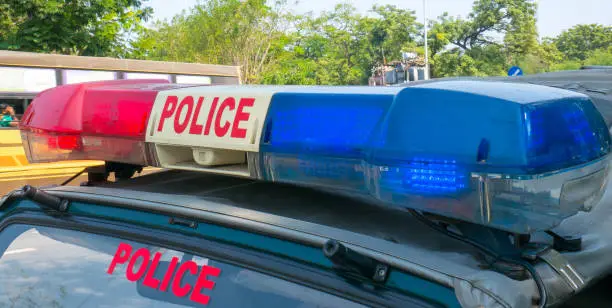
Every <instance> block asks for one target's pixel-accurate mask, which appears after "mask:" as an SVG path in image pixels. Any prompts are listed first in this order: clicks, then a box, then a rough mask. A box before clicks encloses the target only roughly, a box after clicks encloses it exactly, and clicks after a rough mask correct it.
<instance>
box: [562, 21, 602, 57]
mask: <svg viewBox="0 0 612 308" xmlns="http://www.w3.org/2000/svg"><path fill="white" fill-rule="evenodd" d="M554 42H555V44H556V45H557V48H558V49H559V51H561V52H562V53H563V54H564V55H565V58H566V59H568V60H581V61H582V60H585V59H586V58H588V57H589V56H590V55H591V53H592V52H593V51H595V50H597V49H602V48H603V49H606V48H609V47H611V46H612V26H604V25H598V24H590V25H577V26H574V27H572V28H570V29H568V30H565V31H563V32H561V34H560V35H559V36H558V37H557V38H555V39H554Z"/></svg>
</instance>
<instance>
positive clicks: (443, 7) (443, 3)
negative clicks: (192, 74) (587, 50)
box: [147, 0, 612, 37]
mask: <svg viewBox="0 0 612 308" xmlns="http://www.w3.org/2000/svg"><path fill="white" fill-rule="evenodd" d="M536 1H537V2H538V7H539V8H538V15H537V17H538V31H539V33H540V36H541V37H546V36H556V35H558V34H559V33H561V32H562V31H563V30H566V29H569V28H571V27H572V26H574V25H576V24H588V23H599V24H604V25H610V26H612V13H610V12H612V0H536ZM197 2H198V0H149V1H148V2H147V3H148V5H150V6H151V7H153V9H154V10H155V13H154V15H153V17H154V19H166V18H172V16H174V15H176V14H178V13H180V12H181V11H182V10H184V9H188V8H190V7H192V6H194V5H195V4H196V3H197ZM339 2H352V3H353V5H354V6H355V7H356V8H357V10H358V11H359V12H360V13H366V12H367V11H368V10H369V9H370V8H371V7H372V5H374V4H381V5H383V4H392V5H395V6H398V7H400V8H405V9H411V10H414V11H416V14H417V16H418V18H419V21H420V22H421V23H422V22H423V18H424V16H423V1H422V0H352V1H350V0H349V1H340V0H300V2H299V3H298V5H297V6H295V7H294V8H293V10H294V11H295V12H296V13H306V12H309V11H312V12H313V13H315V14H316V13H319V12H321V11H324V10H331V9H333V7H334V5H335V4H337V3H339ZM472 2H473V0H427V10H426V13H427V14H426V16H427V18H428V19H432V18H434V19H435V18H436V17H437V16H439V15H441V14H442V13H444V12H448V13H449V14H450V15H452V16H458V15H459V16H464V17H465V16H466V15H467V14H468V13H469V12H470V11H471V7H472Z"/></svg>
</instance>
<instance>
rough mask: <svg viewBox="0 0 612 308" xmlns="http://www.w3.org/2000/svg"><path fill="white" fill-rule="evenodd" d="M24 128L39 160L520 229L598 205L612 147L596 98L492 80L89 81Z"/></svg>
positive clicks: (36, 106)
mask: <svg viewBox="0 0 612 308" xmlns="http://www.w3.org/2000/svg"><path fill="white" fill-rule="evenodd" d="M21 130H22V138H23V143H24V147H25V149H26V152H27V157H28V160H29V161H30V162H48V161H58V160H67V159H97V160H105V161H115V162H123V163H130V164H137V165H148V166H157V167H164V168H171V169H186V170H197V171H205V172H213V173H223V174H230V175H235V176H244V177H250V178H254V179H259V180H264V181H272V182H285V183H293V184H298V185H306V186H310V187H317V188H321V189H325V190H330V191H333V192H334V193H343V194H347V195H350V196H353V197H356V196H357V197H361V198H366V199H368V200H373V201H375V202H377V203H379V204H384V205H388V206H393V207H398V208H413V209H417V210H422V211H425V212H431V213H436V214H439V215H443V216H447V217H451V218H457V219H461V220H464V221H469V222H473V223H478V224H483V225H486V226H490V227H494V228H498V229H502V230H506V231H510V232H516V233H531V232H534V231H539V230H547V229H550V228H552V227H554V226H556V225H557V224H559V223H560V222H561V221H562V220H563V219H565V218H566V217H569V216H571V215H574V214H576V213H577V212H578V211H580V210H589V209H591V208H592V206H594V205H595V204H596V203H597V202H598V201H599V200H600V198H601V196H602V194H603V192H604V189H605V186H606V183H607V178H608V157H609V153H610V144H611V139H610V135H609V132H608V129H607V127H606V124H605V122H604V120H603V118H602V116H601V114H600V113H599V112H598V111H597V110H596V108H595V107H594V105H593V104H592V102H591V101H590V100H589V99H588V97H587V96H584V95H582V94H578V93H575V92H570V91H565V90H560V89H555V88H549V87H543V86H536V85H529V84H515V83H501V82H484V81H438V82H431V83H426V84H420V85H415V86H411V87H405V88H400V87H397V88H387V87H385V88H382V87H268V86H189V85H176V84H164V83H163V82H162V81H143V80H130V81H105V82H96V83H84V84H78V85H68V86H60V87H57V88H54V89H50V90H47V91H45V92H42V93H41V94H39V95H38V96H37V97H36V99H35V100H34V101H33V102H32V104H31V105H30V107H29V108H28V110H27V111H26V113H25V114H24V118H23V121H22V125H21Z"/></svg>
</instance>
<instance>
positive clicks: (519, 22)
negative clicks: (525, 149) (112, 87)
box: [0, 0, 612, 85]
mask: <svg viewBox="0 0 612 308" xmlns="http://www.w3.org/2000/svg"><path fill="white" fill-rule="evenodd" d="M145 1H146V0H48V1H47V0H0V48H2V49H13V50H26V51H38V52H52V53H65V54H79V55H97V56H98V55H111V56H119V57H131V58H137V59H150V60H166V61H178V62H198V63H212V64H226V65H239V66H240V67H241V78H242V81H243V82H245V83H264V84H306V85H313V84H329V85H348V84H366V83H367V81H368V78H369V77H370V75H371V73H372V69H373V68H374V67H375V66H377V65H379V64H382V63H389V62H390V61H396V60H400V59H401V53H402V52H403V51H412V52H417V53H418V54H420V55H423V54H424V48H423V45H424V42H423V31H424V29H423V28H424V27H423V25H421V24H419V23H418V22H417V18H416V15H415V12H414V11H412V10H406V9H400V8H398V7H396V6H392V5H383V6H378V5H374V6H373V7H372V9H371V10H370V11H369V12H368V14H366V15H360V14H357V13H356V12H355V8H354V7H353V6H352V5H351V4H350V2H347V3H342V4H339V5H337V6H335V7H334V8H333V9H332V10H330V11H326V12H322V13H321V14H318V15H312V14H304V15H294V14H291V13H289V11H288V8H289V5H290V4H291V3H288V2H287V1H295V0H275V1H271V0H206V1H201V2H198V4H197V5H196V6H194V7H192V8H190V9H189V10H186V11H183V13H181V14H179V15H177V16H175V17H174V18H172V19H171V20H169V21H158V22H156V23H155V24H154V26H153V28H145V27H144V26H143V22H144V21H146V19H147V18H148V17H149V16H150V15H151V9H150V8H147V7H146V6H145V5H144V4H143V3H144V2H145ZM536 9H537V7H536V4H535V0H475V1H474V3H473V6H472V11H471V13H470V14H468V15H467V16H466V17H464V18H461V17H453V16H449V15H448V14H446V13H445V14H443V15H441V16H439V17H438V18H437V19H435V20H431V21H430V22H429V25H428V29H429V32H428V38H427V40H428V47H429V57H430V58H429V61H430V65H431V70H432V74H431V75H432V76H433V77H445V76H495V75H505V74H506V71H507V70H508V68H509V67H510V66H512V65H518V66H520V67H521V68H522V69H523V70H524V71H525V73H526V74H535V73H540V72H548V71H554V70H566V69H578V68H580V67H581V66H582V65H612V27H610V26H603V25H578V26H575V27H573V28H571V29H568V30H566V31H564V32H563V33H561V34H560V35H559V36H558V37H556V38H545V39H542V40H541V41H538V33H537V29H536V18H535V16H536V14H535V13H536Z"/></svg>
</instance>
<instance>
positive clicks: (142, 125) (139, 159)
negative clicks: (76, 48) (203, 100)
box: [20, 79, 191, 165]
mask: <svg viewBox="0 0 612 308" xmlns="http://www.w3.org/2000/svg"><path fill="white" fill-rule="evenodd" d="M190 86H191V85H178V84H170V83H169V82H168V81H167V80H164V79H159V80H157V79H154V80H113V81H98V82H89V83H81V84H73V85H64V86H59V87H56V88H53V89H49V90H46V91H43V92H41V93H40V94H38V96H36V98H35V99H34V100H33V101H32V104H31V105H30V106H29V108H28V109H27V110H26V112H25V114H24V116H23V119H22V121H21V124H20V129H21V137H22V140H23V143H24V148H25V152H26V156H27V158H28V161H30V162H33V163H41V162H50V161H58V160H105V161H117V162H123V163H130V164H137V165H146V163H147V158H146V155H145V151H146V148H145V130H146V127H147V121H148V119H149V115H150V113H151V108H152V107H153V103H154V102H155V98H156V96H157V93H158V92H159V91H162V90H168V89H178V88H184V87H190Z"/></svg>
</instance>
